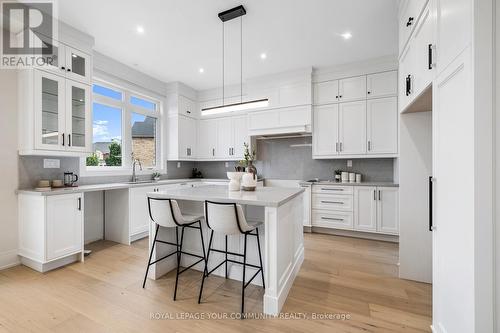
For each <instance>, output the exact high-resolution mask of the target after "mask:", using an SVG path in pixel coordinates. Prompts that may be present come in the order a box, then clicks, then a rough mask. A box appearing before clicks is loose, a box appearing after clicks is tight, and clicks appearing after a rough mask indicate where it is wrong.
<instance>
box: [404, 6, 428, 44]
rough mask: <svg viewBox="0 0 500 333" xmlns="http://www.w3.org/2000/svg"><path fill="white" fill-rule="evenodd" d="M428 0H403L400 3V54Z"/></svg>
mask: <svg viewBox="0 0 500 333" xmlns="http://www.w3.org/2000/svg"><path fill="white" fill-rule="evenodd" d="M426 2H427V0H402V1H400V3H399V54H401V53H402V52H403V49H404V48H405V46H406V44H407V43H408V39H409V38H410V35H411V33H412V32H413V29H414V28H415V25H416V24H417V21H418V18H419V17H420V12H421V11H422V8H423V6H424V5H425V3H426Z"/></svg>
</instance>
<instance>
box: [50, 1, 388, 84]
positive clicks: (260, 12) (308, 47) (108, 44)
mask: <svg viewBox="0 0 500 333" xmlns="http://www.w3.org/2000/svg"><path fill="white" fill-rule="evenodd" d="M240 4H243V5H244V6H245V8H246V10H247V15H245V16H244V17H243V80H245V78H248V77H256V76H261V75H265V74H271V73H278V72H283V71H287V70H293V69H299V68H304V67H308V66H313V67H315V68H318V67H327V66H332V65H335V64H343V63H349V62H355V61H361V60H365V59H370V58H375V57H380V56H384V55H392V54H396V53H397V34H398V32H397V21H396V20H397V0H241V1H233V0H143V1H137V0H135V1H133V0H85V1H82V0H63V1H60V2H59V18H60V19H61V20H62V21H65V22H67V23H69V24H70V25H72V26H74V27H75V28H77V29H79V30H81V31H83V32H86V33H88V34H90V35H92V36H94V37H95V42H96V45H95V49H96V50H97V51H98V52H100V53H103V54H105V55H107V56H110V57H112V58H115V59H117V60H118V61H120V62H123V63H124V64H127V65H129V66H133V67H135V68H136V69H138V70H140V71H142V72H144V73H146V74H149V75H151V76H153V77H156V78H158V79H160V80H162V81H165V82H171V81H181V82H184V83H185V84H187V85H189V86H191V87H193V88H195V89H208V88H213V87H217V86H221V83H222V73H221V71H222V68H221V64H222V60H221V56H222V23H221V21H220V20H219V18H218V17H217V13H218V12H220V11H223V10H227V9H230V8H232V7H235V6H237V5H240ZM239 24H240V21H239V19H236V20H233V21H229V22H227V23H226V83H228V82H229V83H235V82H239V77H240V44H239V42H240V37H239V36H240V31H239V29H240V25H239ZM137 25H141V26H143V27H144V30H145V32H144V34H142V35H140V34H138V33H137V32H136V27H137ZM346 31H348V32H351V33H352V38H351V39H349V40H344V39H343V38H342V37H341V36H340V35H339V34H341V33H344V32H346ZM263 52H265V53H266V54H267V59H265V60H262V59H261V58H260V54H261V53H263ZM200 67H202V68H204V73H203V74H200V73H199V68H200Z"/></svg>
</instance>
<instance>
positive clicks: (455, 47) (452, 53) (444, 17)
mask: <svg viewBox="0 0 500 333" xmlns="http://www.w3.org/2000/svg"><path fill="white" fill-rule="evenodd" d="M435 1H436V8H437V15H436V16H437V22H436V23H437V27H436V29H435V30H436V33H437V38H436V43H437V51H438V52H437V70H438V72H439V73H441V72H442V71H443V70H445V69H446V67H447V66H448V65H449V64H450V63H451V62H452V61H453V60H454V59H455V58H456V57H457V56H458V55H459V54H460V53H462V51H463V50H464V49H465V48H467V47H468V46H469V45H470V44H471V43H472V32H473V31H474V29H473V19H472V18H473V17H474V8H473V4H474V3H475V2H473V1H470V0H435Z"/></svg>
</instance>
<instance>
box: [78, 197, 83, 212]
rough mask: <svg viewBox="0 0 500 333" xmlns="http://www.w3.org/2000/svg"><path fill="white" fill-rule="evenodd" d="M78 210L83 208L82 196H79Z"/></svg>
mask: <svg viewBox="0 0 500 333" xmlns="http://www.w3.org/2000/svg"><path fill="white" fill-rule="evenodd" d="M78 210H82V198H78Z"/></svg>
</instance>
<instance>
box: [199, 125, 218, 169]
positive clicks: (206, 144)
mask: <svg viewBox="0 0 500 333" xmlns="http://www.w3.org/2000/svg"><path fill="white" fill-rule="evenodd" d="M216 146H217V119H205V120H200V121H199V123H198V158H200V159H213V158H215V151H216Z"/></svg>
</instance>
